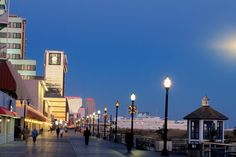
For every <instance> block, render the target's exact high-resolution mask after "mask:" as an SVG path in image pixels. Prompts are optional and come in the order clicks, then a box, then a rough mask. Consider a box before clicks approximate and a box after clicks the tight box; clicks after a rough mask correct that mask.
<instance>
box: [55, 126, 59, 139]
mask: <svg viewBox="0 0 236 157" xmlns="http://www.w3.org/2000/svg"><path fill="white" fill-rule="evenodd" d="M56 133H57V138H59V133H60V128H59V127H57V128H56Z"/></svg>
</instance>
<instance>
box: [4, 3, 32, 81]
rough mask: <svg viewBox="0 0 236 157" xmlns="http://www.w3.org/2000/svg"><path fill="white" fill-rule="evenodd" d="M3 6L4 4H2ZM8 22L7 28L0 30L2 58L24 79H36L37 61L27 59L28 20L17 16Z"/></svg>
mask: <svg viewBox="0 0 236 157" xmlns="http://www.w3.org/2000/svg"><path fill="white" fill-rule="evenodd" d="M1 2H2V1H1ZM1 5H3V4H1V3H0V6H1ZM0 12H1V11H0ZM8 21H9V23H8V25H7V27H5V28H3V29H1V30H0V53H1V57H0V58H4V57H5V59H8V60H9V61H10V62H11V63H12V64H13V66H14V67H15V68H16V70H17V71H18V73H19V74H20V75H21V77H22V79H26V80H29V79H35V77H36V60H26V59H25V41H26V37H25V32H26V29H25V28H26V20H25V18H22V17H19V16H16V15H10V16H9V17H8ZM4 54H5V55H4Z"/></svg>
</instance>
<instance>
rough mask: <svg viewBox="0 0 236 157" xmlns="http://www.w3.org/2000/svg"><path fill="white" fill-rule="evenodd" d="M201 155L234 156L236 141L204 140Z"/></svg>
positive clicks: (205, 156)
mask: <svg viewBox="0 0 236 157" xmlns="http://www.w3.org/2000/svg"><path fill="white" fill-rule="evenodd" d="M202 157H236V143H232V144H225V143H214V142H204V143H203V147H202Z"/></svg>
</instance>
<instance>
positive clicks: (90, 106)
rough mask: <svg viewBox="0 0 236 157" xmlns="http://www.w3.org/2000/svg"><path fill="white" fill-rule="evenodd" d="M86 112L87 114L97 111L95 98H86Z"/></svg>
mask: <svg viewBox="0 0 236 157" xmlns="http://www.w3.org/2000/svg"><path fill="white" fill-rule="evenodd" d="M85 112H86V116H87V115H90V114H93V113H94V112H95V100H94V98H86V99H85Z"/></svg>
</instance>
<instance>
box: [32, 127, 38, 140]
mask: <svg viewBox="0 0 236 157" xmlns="http://www.w3.org/2000/svg"><path fill="white" fill-rule="evenodd" d="M37 136H38V131H37V130H36V128H34V130H33V131H32V138H33V142H34V143H35V142H36V140H37Z"/></svg>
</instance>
